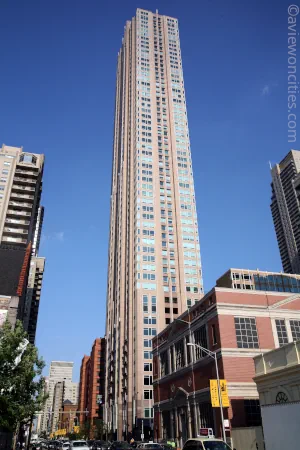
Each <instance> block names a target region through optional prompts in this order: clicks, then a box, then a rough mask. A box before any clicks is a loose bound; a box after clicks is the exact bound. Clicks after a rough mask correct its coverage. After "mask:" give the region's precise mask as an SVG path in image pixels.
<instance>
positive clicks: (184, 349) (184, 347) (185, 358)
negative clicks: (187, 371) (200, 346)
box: [183, 337, 188, 366]
mask: <svg viewBox="0 0 300 450" xmlns="http://www.w3.org/2000/svg"><path fill="white" fill-rule="evenodd" d="M187 351H188V349H187V345H186V337H184V338H183V354H184V365H185V366H187V363H188V360H187Z"/></svg>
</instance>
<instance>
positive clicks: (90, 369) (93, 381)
mask: <svg viewBox="0 0 300 450" xmlns="http://www.w3.org/2000/svg"><path fill="white" fill-rule="evenodd" d="M104 399H105V339H104V338H97V339H95V341H94V344H93V347H92V351H91V354H90V356H86V355H85V356H84V357H83V358H82V362H81V368H80V382H79V401H78V409H79V411H80V412H79V423H80V424H81V425H84V424H85V423H86V422H88V423H89V424H90V425H91V426H92V425H93V424H94V423H95V419H101V420H104V418H105V417H104V416H105V414H104ZM91 428H92V427H91ZM90 437H93V436H90Z"/></svg>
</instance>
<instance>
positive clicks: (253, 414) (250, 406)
mask: <svg viewBox="0 0 300 450" xmlns="http://www.w3.org/2000/svg"><path fill="white" fill-rule="evenodd" d="M244 410H245V416H246V424H247V427H257V426H260V425H261V413H260V404H259V400H244Z"/></svg>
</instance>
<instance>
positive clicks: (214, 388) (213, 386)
mask: <svg viewBox="0 0 300 450" xmlns="http://www.w3.org/2000/svg"><path fill="white" fill-rule="evenodd" d="M210 398H211V406H212V407H213V408H219V406H220V402H219V392H218V381H217V380H210Z"/></svg>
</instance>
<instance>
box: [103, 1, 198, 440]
mask: <svg viewBox="0 0 300 450" xmlns="http://www.w3.org/2000/svg"><path fill="white" fill-rule="evenodd" d="M202 295H203V285H202V272H201V259H200V247H199V237H198V222H197V213H196V202H195V193H194V180H193V171H192V161H191V152H190V140H189V130H188V122H187V113H186V102H185V90H184V82H183V72H182V62H181V53H180V41H179V30H178V21H177V19H174V18H172V17H168V16H162V15H159V14H158V12H156V13H152V12H149V11H145V10H142V9H137V12H136V16H135V17H133V19H132V20H131V21H128V22H127V23H126V26H125V31H124V37H123V42H122V47H121V49H120V52H119V55H118V67H117V87H116V103H115V125H114V149H113V167H112V187H111V212H110V244H109V266H108V292H107V317H106V338H107V360H106V380H107V386H106V415H107V417H106V421H107V422H108V423H109V425H110V426H111V428H112V429H113V430H114V431H115V432H117V434H118V437H121V436H122V435H125V434H127V432H129V431H131V430H133V429H134V428H139V429H141V426H142V421H143V426H144V430H145V429H146V428H147V427H148V428H151V427H152V417H153V409H152V402H153V390H152V353H151V349H152V342H151V340H152V338H153V336H155V335H156V333H157V332H158V331H160V330H162V329H163V328H164V327H165V326H166V324H168V323H170V322H171V321H173V320H174V319H175V318H176V317H177V316H178V315H180V314H181V313H182V312H183V311H185V310H186V309H187V306H191V305H193V304H194V303H195V302H196V301H197V300H199V299H200V298H201V297H202Z"/></svg>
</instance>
